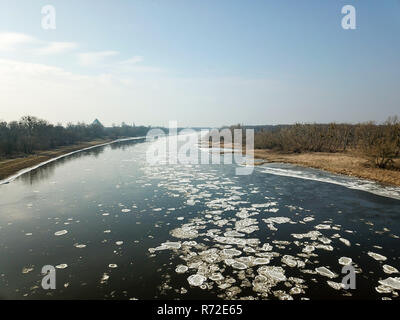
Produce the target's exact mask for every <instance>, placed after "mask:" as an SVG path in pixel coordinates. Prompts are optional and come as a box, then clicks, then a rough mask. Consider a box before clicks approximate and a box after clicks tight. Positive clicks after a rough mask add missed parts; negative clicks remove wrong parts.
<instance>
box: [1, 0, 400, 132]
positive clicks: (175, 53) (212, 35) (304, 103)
mask: <svg viewBox="0 0 400 320" xmlns="http://www.w3.org/2000/svg"><path fill="white" fill-rule="evenodd" d="M48 4H51V5H53V6H54V7H55V9H56V12H57V18H56V22H57V28H56V30H43V29H42V28H41V19H42V15H41V8H42V7H43V6H44V5H48ZM347 4H351V5H354V6H355V8H356V10H357V29H356V30H344V29H343V28H342V27H341V19H342V17H343V15H342V14H341V9H342V7H343V6H344V5H347ZM399 35H400V0H386V1H376V0H363V1H361V0H357V1H355V0H354V1H351V0H347V1H339V0H338V1H336V0H331V1H323V0H318V1H317V0H303V1H299V0H280V1H278V0H274V1H267V0H264V1H255V0H252V1H243V0H240V1H239V0H213V1H209V0H202V1H200V0H196V1H195V0H137V1H134V0H131V1H127V0H117V1H106V0H96V1H89V0H87V1H82V0H81V1H76V0H68V1H65V0H63V1H61V0H47V1H37V0H29V1H28V0H24V1H23V0H12V1H11V0H10V1H5V0H0V119H4V120H13V119H17V118H19V117H20V116H22V115H25V114H32V115H36V116H39V117H42V118H45V119H48V120H50V121H52V122H63V123H66V122H68V121H72V122H76V121H86V122H89V121H92V120H93V119H94V118H99V119H100V120H101V121H102V122H104V123H105V124H108V125H109V124H111V123H120V122H122V121H125V122H128V123H130V122H135V123H137V124H149V125H150V124H151V125H166V124H167V123H168V121H169V120H178V122H179V125H184V126H194V125H198V126H202V125H213V126H214V125H215V126H218V125H225V124H233V123H239V122H240V123H246V124H277V123H293V122H297V121H299V122H330V121H338V122H358V121H367V120H376V121H383V120H385V119H386V118H387V117H388V116H390V115H394V114H396V113H397V114H399V115H400V112H399V110H400V90H399V81H398V79H399V76H400V58H399V57H400V41H399Z"/></svg>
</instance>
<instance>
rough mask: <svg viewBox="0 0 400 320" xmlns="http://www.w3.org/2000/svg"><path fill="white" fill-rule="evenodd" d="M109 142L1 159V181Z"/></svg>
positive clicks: (100, 141)
mask: <svg viewBox="0 0 400 320" xmlns="http://www.w3.org/2000/svg"><path fill="white" fill-rule="evenodd" d="M109 141H111V140H94V141H90V142H83V143H80V144H75V145H71V146H65V147H61V148H57V149H52V150H46V151H38V152H36V153H35V154H33V155H29V156H25V157H17V158H12V159H3V160H1V159H0V180H2V179H5V178H7V177H9V176H11V175H13V174H15V173H17V172H18V171H20V170H22V169H25V168H29V167H32V166H35V165H37V164H39V163H42V162H44V161H47V160H50V159H52V158H56V157H59V156H61V155H63V154H67V153H69V152H73V151H76V150H80V149H84V148H88V147H92V146H95V145H98V144H102V143H106V142H109Z"/></svg>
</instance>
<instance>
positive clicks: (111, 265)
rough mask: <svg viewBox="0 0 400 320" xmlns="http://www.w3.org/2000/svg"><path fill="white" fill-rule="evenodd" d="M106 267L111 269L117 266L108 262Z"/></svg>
mask: <svg viewBox="0 0 400 320" xmlns="http://www.w3.org/2000/svg"><path fill="white" fill-rule="evenodd" d="M108 267H109V268H111V269H115V268H117V267H118V266H117V265H116V264H115V263H110V264H109V265H108Z"/></svg>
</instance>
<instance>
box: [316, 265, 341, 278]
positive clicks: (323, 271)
mask: <svg viewBox="0 0 400 320" xmlns="http://www.w3.org/2000/svg"><path fill="white" fill-rule="evenodd" d="M315 271H317V272H318V273H319V274H320V275H321V276H325V277H328V278H331V279H333V278H336V277H337V274H335V273H333V272H332V271H331V270H329V269H328V268H325V267H319V268H315Z"/></svg>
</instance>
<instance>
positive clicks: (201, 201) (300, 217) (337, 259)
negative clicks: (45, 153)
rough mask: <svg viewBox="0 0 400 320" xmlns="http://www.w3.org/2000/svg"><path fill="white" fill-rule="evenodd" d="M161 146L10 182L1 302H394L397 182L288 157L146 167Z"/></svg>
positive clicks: (3, 189)
mask: <svg viewBox="0 0 400 320" xmlns="http://www.w3.org/2000/svg"><path fill="white" fill-rule="evenodd" d="M151 143H155V142H145V141H144V140H141V139H137V140H132V141H121V142H117V143H113V144H111V145H105V146H101V147H97V148H92V149H89V150H85V151H81V152H77V153H74V154H71V155H68V156H66V157H62V158H60V159H57V160H56V161H52V162H50V163H47V164H46V165H43V166H40V167H38V168H36V169H34V170H31V171H28V172H25V173H24V174H22V175H20V176H18V177H16V178H15V179H12V180H11V181H9V182H8V183H6V184H2V185H0V298H1V299H381V298H385V299H387V298H391V299H398V291H399V289H400V287H398V286H400V278H398V277H399V276H400V275H399V274H398V273H396V271H397V270H396V269H400V246H399V244H400V240H399V236H400V200H399V199H400V191H399V189H398V188H389V187H383V186H380V185H378V184H375V183H371V182H367V181H362V180H359V179H353V178H348V177H342V176H338V175H333V174H329V173H324V172H322V171H318V170H312V169H305V168H300V167H295V166H291V165H284V164H271V165H262V166H256V167H255V169H254V172H253V173H252V174H251V175H243V176H241V175H236V174H235V169H236V168H237V166H236V165H235V164H230V165H227V164H220V165H216V164H209V165H203V164H187V165H182V164H177V165H167V164H158V165H149V164H148V163H147V161H146V150H147V148H148V147H149V145H150V144H151ZM200 151H201V152H203V153H208V152H210V151H209V150H208V149H201V150H200ZM45 265H50V266H54V267H55V268H56V289H55V290H44V289H43V288H42V286H41V281H42V278H43V275H42V274H41V271H42V267H43V266H45ZM345 265H351V266H353V267H354V271H355V286H356V288H355V289H345V288H343V285H342V284H341V282H342V278H343V277H344V276H345V275H346V274H342V268H343V267H344V266H345Z"/></svg>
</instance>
